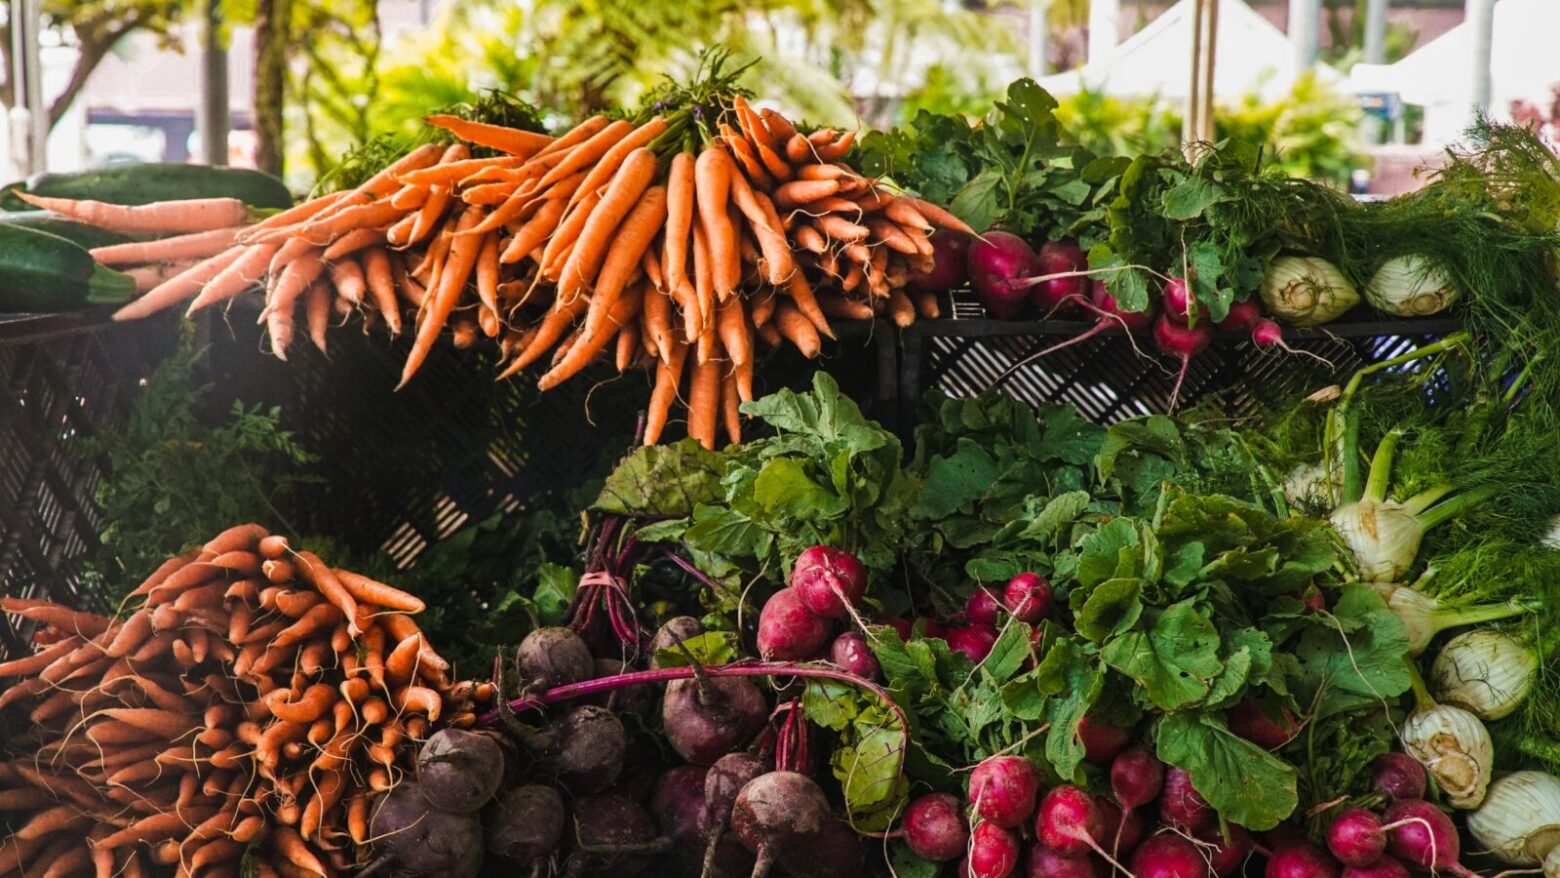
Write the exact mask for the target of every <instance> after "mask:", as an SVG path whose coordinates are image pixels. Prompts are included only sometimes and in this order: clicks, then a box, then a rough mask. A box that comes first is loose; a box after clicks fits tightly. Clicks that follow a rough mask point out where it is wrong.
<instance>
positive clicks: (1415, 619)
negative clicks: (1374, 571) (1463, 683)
mask: <svg viewBox="0 0 1560 878" xmlns="http://www.w3.org/2000/svg"><path fill="white" fill-rule="evenodd" d="M1376 590H1377V591H1378V592H1379V593H1380V594H1381V597H1382V599H1383V600H1385V601H1386V602H1387V609H1389V610H1391V611H1392V612H1393V613H1394V614H1396V615H1397V617H1398V621H1400V622H1402V623H1403V630H1404V631H1407V632H1408V654H1409V655H1419V654H1420V653H1422V652H1424V651H1425V647H1427V646H1429V645H1430V640H1431V638H1433V637H1435V635H1436V634H1438V633H1439V632H1441V631H1445V630H1446V629H1448V628H1457V627H1459V626H1462V625H1477V624H1479V623H1481V622H1494V621H1496V620H1497V619H1509V618H1511V617H1512V616H1517V615H1521V614H1522V613H1527V612H1531V611H1532V610H1533V609H1534V607H1533V606H1532V605H1530V604H1528V603H1526V602H1523V601H1520V600H1517V599H1515V598H1513V599H1512V600H1509V601H1506V602H1504V603H1499V604H1475V605H1473V606H1470V607H1443V606H1441V602H1440V601H1438V600H1436V599H1435V598H1433V597H1431V596H1429V595H1427V594H1425V593H1424V592H1421V591H1419V590H1418V589H1416V588H1413V587H1412V586H1407V585H1388V584H1380V583H1377V584H1376Z"/></svg>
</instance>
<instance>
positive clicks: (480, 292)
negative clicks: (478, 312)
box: [477, 232, 498, 337]
mask: <svg viewBox="0 0 1560 878" xmlns="http://www.w3.org/2000/svg"><path fill="white" fill-rule="evenodd" d="M477 299H478V300H479V301H481V302H482V305H483V307H484V308H486V309H487V312H488V313H492V314H497V313H498V233H497V232H489V233H488V234H487V235H485V236H483V239H482V249H481V250H480V251H479V252H478V253H477ZM486 334H487V335H488V336H489V337H491V336H494V335H497V334H498V332H497V325H496V324H495V326H494V331H493V332H489V333H486Z"/></svg>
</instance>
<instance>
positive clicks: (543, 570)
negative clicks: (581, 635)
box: [531, 562, 580, 626]
mask: <svg viewBox="0 0 1560 878" xmlns="http://www.w3.org/2000/svg"><path fill="white" fill-rule="evenodd" d="M579 582H580V578H579V574H577V573H575V572H574V571H573V570H570V569H569V568H567V567H564V566H562V565H559V564H553V563H550V562H545V563H543V564H541V565H539V566H538V567H537V568H536V590H535V591H534V592H532V593H531V603H532V604H533V605H534V606H535V607H536V618H537V621H538V623H540V624H541V625H544V626H548V625H559V624H562V623H563V621H564V619H565V617H566V616H567V614H568V610H569V602H570V601H572V600H573V599H574V590H575V588H577V587H578V586H579Z"/></svg>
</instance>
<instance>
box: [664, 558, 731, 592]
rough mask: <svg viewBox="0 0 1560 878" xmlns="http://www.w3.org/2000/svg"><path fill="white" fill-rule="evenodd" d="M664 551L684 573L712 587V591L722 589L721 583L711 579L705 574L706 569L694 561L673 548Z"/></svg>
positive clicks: (707, 586) (709, 587)
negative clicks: (694, 563)
mask: <svg viewBox="0 0 1560 878" xmlns="http://www.w3.org/2000/svg"><path fill="white" fill-rule="evenodd" d="M663 552H664V553H665V555H666V557H668V558H670V559H671V560H672V563H674V564H676V565H677V566H678V567H681V568H682V570H683V572H684V573H686V574H688V575H689V576H692V577H693V578H694V579H697V580H698V581H699V584H700V585H702V586H704V587H705V588H708V589H710V590H711V591H716V592H718V591H720V584H719V583H717V582H716V581H715V580H713V579H710V578H709V577H708V576H705V575H704V571H702V570H700V569H699V568H697V567H695V566H693V562H691V561H689V560H688V559H686V558H684V557H683V556H681V555H679V554H677V553H676V552H673V551H672V550H671V549H664V550H663Z"/></svg>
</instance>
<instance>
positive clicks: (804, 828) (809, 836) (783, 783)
mask: <svg viewBox="0 0 1560 878" xmlns="http://www.w3.org/2000/svg"><path fill="white" fill-rule="evenodd" d="M833 820H834V817H833V815H832V814H831V813H830V812H829V800H828V799H827V798H826V797H825V796H824V794H823V790H822V789H821V788H820V787H819V786H818V784H816V783H814V782H813V779H812V778H810V777H808V776H807V775H805V774H798V773H796V772H794V771H771V772H769V773H768V774H763V775H759V776H758V777H756V778H754V779H752V780H751V781H748V784H747V786H745V787H743V788H742V791H741V792H739V793H737V801H736V802H735V803H734V804H733V805H732V808H731V829H732V831H733V832H734V833H736V836H737V838H739V839H741V840H742V843H743V844H744V845H746V846H747V849H748V850H750V851H752V852H753V853H755V854H757V855H758V865H757V867H755V868H754V870H753V874H754V875H763V874H765V873H767V872H768V869H769V866H770V864H772V863H773V862H774V861H775V859H776V858H777V857H778V856H779V855H780V854H781V852H782V850H783V849H785V848H787V847H792V846H796V845H810V844H814V843H816V842H817V840H818V838H819V836H820V835H822V833H823V831H824V826H825V825H827V824H828V823H830V822H831V821H833Z"/></svg>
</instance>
